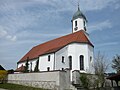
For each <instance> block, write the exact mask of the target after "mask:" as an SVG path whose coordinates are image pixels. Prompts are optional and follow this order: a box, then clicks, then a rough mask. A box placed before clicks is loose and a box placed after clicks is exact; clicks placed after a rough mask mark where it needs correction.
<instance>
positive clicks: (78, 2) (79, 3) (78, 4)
mask: <svg viewBox="0 0 120 90" xmlns="http://www.w3.org/2000/svg"><path fill="white" fill-rule="evenodd" d="M79 5H80V1H79V0H78V10H80V8H79Z"/></svg>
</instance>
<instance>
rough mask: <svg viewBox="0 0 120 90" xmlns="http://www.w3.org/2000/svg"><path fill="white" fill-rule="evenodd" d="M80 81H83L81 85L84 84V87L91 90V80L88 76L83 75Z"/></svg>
mask: <svg viewBox="0 0 120 90" xmlns="http://www.w3.org/2000/svg"><path fill="white" fill-rule="evenodd" d="M80 80H81V83H82V86H83V87H84V88H86V89H89V86H90V80H89V78H88V77H87V75H86V74H82V75H81V76H80Z"/></svg>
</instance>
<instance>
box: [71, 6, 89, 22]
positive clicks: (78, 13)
mask: <svg viewBox="0 0 120 90" xmlns="http://www.w3.org/2000/svg"><path fill="white" fill-rule="evenodd" d="M77 18H84V19H85V20H86V21H87V19H86V17H85V15H84V14H83V13H82V12H81V11H80V8H79V5H78V10H77V12H75V14H74V15H73V18H72V20H75V19H77Z"/></svg>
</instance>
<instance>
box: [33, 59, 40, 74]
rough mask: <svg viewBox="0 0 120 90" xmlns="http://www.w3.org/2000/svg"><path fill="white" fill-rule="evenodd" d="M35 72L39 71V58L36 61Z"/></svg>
mask: <svg viewBox="0 0 120 90" xmlns="http://www.w3.org/2000/svg"><path fill="white" fill-rule="evenodd" d="M34 72H39V59H38V60H37V61H36V66H35V69H34Z"/></svg>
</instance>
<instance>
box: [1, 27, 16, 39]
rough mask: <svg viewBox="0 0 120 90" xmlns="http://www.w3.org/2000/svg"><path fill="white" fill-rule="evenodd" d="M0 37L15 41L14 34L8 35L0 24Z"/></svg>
mask: <svg viewBox="0 0 120 90" xmlns="http://www.w3.org/2000/svg"><path fill="white" fill-rule="evenodd" d="M0 38H3V39H7V40H9V41H16V39H17V37H16V36H15V35H9V33H8V32H7V31H6V30H5V29H4V28H3V27H2V26H0Z"/></svg>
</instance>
